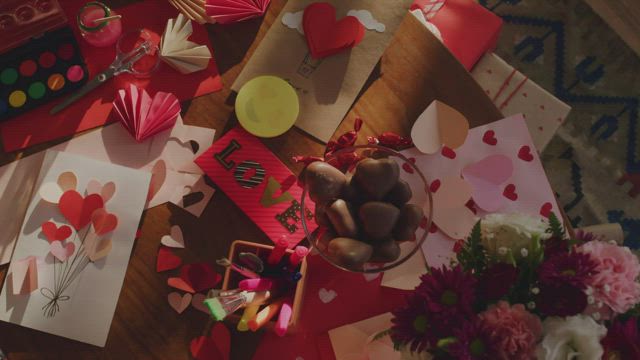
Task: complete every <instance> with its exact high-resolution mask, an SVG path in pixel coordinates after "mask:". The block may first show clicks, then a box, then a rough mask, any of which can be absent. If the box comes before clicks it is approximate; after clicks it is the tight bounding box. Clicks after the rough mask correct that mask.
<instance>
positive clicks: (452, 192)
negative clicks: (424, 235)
mask: <svg viewBox="0 0 640 360" xmlns="http://www.w3.org/2000/svg"><path fill="white" fill-rule="evenodd" d="M472 192H473V190H472V187H471V185H470V184H469V183H468V182H466V181H465V180H463V179H461V178H460V177H458V176H452V177H448V178H444V179H442V180H441V181H440V186H439V187H438V189H437V191H435V192H434V193H433V208H434V211H433V222H434V223H435V224H436V225H437V226H438V228H439V229H440V230H442V232H444V233H445V234H447V235H448V236H449V237H451V238H453V239H464V238H466V237H467V235H469V233H470V231H471V229H472V228H473V225H475V223H476V220H477V219H476V216H475V215H474V214H473V212H472V211H471V210H470V209H469V208H467V207H466V206H465V205H466V203H467V202H468V201H469V199H471V196H472ZM424 209H425V213H426V212H428V209H429V206H428V204H427V205H425V207H424Z"/></svg>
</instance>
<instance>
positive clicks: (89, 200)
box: [0, 151, 151, 346]
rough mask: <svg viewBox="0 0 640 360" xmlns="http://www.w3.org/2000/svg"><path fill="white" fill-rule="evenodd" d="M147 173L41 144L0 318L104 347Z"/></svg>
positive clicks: (0, 303) (0, 299)
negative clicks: (42, 152) (40, 161)
mask: <svg viewBox="0 0 640 360" xmlns="http://www.w3.org/2000/svg"><path fill="white" fill-rule="evenodd" d="M150 179H151V174H150V173H148V172H146V171H143V170H134V169H129V168H126V167H123V166H118V165H113V164H109V163H103V162H98V161H95V160H92V159H89V158H85V157H82V156H78V155H73V154H70V153H65V152H57V151H47V152H46V154H45V157H44V161H43V165H42V167H41V169H40V171H39V175H38V180H37V181H36V184H35V187H34V190H33V191H32V192H30V196H31V201H30V203H29V206H28V208H27V211H26V216H25V218H24V222H23V224H22V226H21V230H20V234H19V237H18V241H17V243H16V248H15V250H14V253H13V257H12V262H11V266H10V267H9V276H10V277H11V278H12V281H7V282H5V284H4V286H3V288H2V292H1V293H0V320H1V321H7V322H12V323H15V324H18V325H22V326H25V327H29V328H33V329H37V330H40V331H43V332H47V333H51V334H55V335H59V336H63V337H66V338H70V339H74V340H77V341H81V342H85V343H89V344H93V345H96V346H104V344H105V342H106V339H107V335H108V333H109V328H110V326H111V320H112V318H113V314H114V312H115V307H116V304H117V301H118V295H119V294H120V289H121V287H122V283H123V280H124V276H125V272H126V269H127V264H128V262H129V256H130V255H131V249H132V247H133V242H134V239H135V236H136V232H137V229H138V224H139V222H140V216H141V215H142V211H143V209H144V206H145V202H146V198H147V196H146V194H147V191H148V188H149V182H150ZM16 286H20V288H19V289H17V288H16ZM69 324H73V326H69Z"/></svg>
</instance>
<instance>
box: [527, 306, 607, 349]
mask: <svg viewBox="0 0 640 360" xmlns="http://www.w3.org/2000/svg"><path fill="white" fill-rule="evenodd" d="M542 326H543V333H544V334H545V335H544V339H542V343H540V344H539V345H538V348H537V349H536V355H537V357H538V360H574V359H576V360H577V359H580V360H598V359H600V358H601V357H602V355H603V353H604V350H603V349H602V345H600V339H602V338H603V337H604V336H605V335H606V333H607V328H605V327H604V326H603V325H600V324H598V323H597V322H595V321H594V320H593V318H591V317H590V316H586V315H576V316H571V317H567V318H559V317H549V318H547V319H546V320H545V321H544V322H543V323H542Z"/></svg>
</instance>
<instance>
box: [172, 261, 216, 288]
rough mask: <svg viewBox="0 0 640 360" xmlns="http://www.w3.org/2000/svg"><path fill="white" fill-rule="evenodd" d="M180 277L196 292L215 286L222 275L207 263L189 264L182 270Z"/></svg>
mask: <svg viewBox="0 0 640 360" xmlns="http://www.w3.org/2000/svg"><path fill="white" fill-rule="evenodd" d="M180 278H181V279H182V280H184V281H185V283H187V284H188V285H190V286H191V287H192V288H193V290H195V291H196V292H201V291H205V290H209V289H212V288H214V287H215V286H216V285H217V284H218V283H219V282H220V280H222V276H220V274H218V273H216V271H215V270H214V269H213V266H211V265H210V264H207V263H196V264H187V265H185V266H183V267H182V269H181V270H180Z"/></svg>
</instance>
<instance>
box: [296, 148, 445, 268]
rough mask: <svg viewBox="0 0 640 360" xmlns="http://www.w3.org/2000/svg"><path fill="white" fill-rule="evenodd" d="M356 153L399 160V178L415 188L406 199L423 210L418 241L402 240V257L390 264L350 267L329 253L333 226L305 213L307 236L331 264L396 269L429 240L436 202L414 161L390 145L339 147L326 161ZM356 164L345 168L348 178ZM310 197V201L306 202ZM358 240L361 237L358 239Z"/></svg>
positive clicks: (303, 197)
mask: <svg viewBox="0 0 640 360" xmlns="http://www.w3.org/2000/svg"><path fill="white" fill-rule="evenodd" d="M354 153H356V154H358V155H360V157H361V158H362V159H365V158H376V159H377V158H380V157H388V158H390V159H393V160H395V161H396V163H397V164H398V166H399V168H400V179H402V180H404V181H406V182H407V183H408V184H409V185H410V187H411V190H412V197H411V199H410V200H409V201H408V202H407V204H415V205H418V206H420V207H421V208H422V209H423V212H424V217H423V219H422V222H421V223H420V226H419V227H418V228H417V229H416V231H415V235H414V237H415V240H412V241H403V242H402V243H400V244H399V245H400V256H399V257H398V258H397V259H396V260H395V261H393V262H389V263H379V262H366V263H364V264H363V265H361V266H360V265H359V266H350V265H348V264H345V263H341V262H340V261H339V259H337V258H335V257H333V256H332V255H331V254H330V253H329V252H328V246H327V243H328V242H329V241H330V240H331V239H329V238H328V237H327V236H326V234H327V233H328V231H330V230H331V229H330V228H329V227H327V226H322V225H316V224H314V223H309V220H308V219H307V218H306V216H301V217H300V218H301V221H302V228H303V229H304V232H305V235H306V236H307V239H308V240H309V243H310V244H311V247H312V248H313V249H315V250H316V251H317V252H318V254H320V256H322V257H323V258H324V259H325V260H326V261H328V262H329V263H330V264H331V265H333V266H335V267H337V268H339V269H342V270H346V271H351V272H357V273H379V272H384V271H387V270H389V269H392V268H395V267H396V266H399V265H401V264H402V263H404V262H405V261H407V260H408V259H409V258H411V256H413V255H414V254H415V253H416V252H417V251H419V250H420V248H421V247H422V244H423V243H424V242H425V240H426V239H427V236H428V235H429V231H425V230H428V229H429V228H430V227H431V221H432V217H433V201H432V195H431V191H430V190H429V182H428V181H427V179H426V178H425V176H424V174H423V173H422V172H421V171H420V169H418V167H416V166H415V164H414V163H413V162H412V161H410V160H409V159H408V158H407V157H405V156H404V155H402V154H401V153H399V152H397V151H395V150H392V149H389V148H387V147H383V146H379V145H356V146H352V147H348V148H344V149H341V150H338V151H336V152H334V153H333V154H331V155H330V156H327V157H326V158H325V161H326V162H328V163H332V162H333V161H336V160H337V159H340V158H350V157H352V156H353V154H354ZM354 169H355V166H351V169H349V170H347V171H343V173H345V174H346V175H347V176H348V177H349V176H350V175H352V174H353V172H354ZM307 195H308V185H307V184H305V185H304V188H303V192H302V199H301V204H300V205H301V208H302V209H305V208H307V206H305V200H307V199H308V197H307ZM308 203H309V200H307V204H308ZM309 209H310V210H314V213H315V205H311V206H309ZM356 240H358V239H356Z"/></svg>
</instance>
